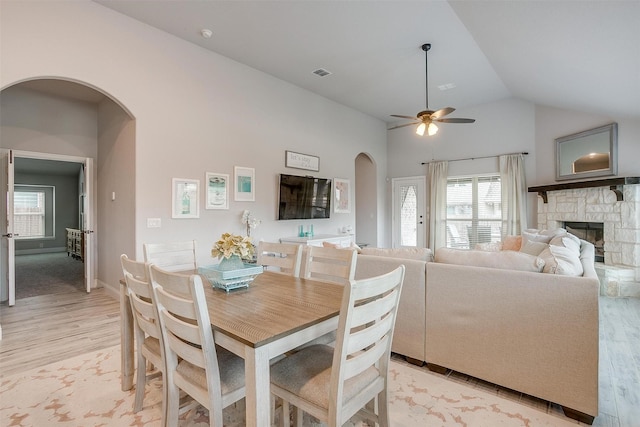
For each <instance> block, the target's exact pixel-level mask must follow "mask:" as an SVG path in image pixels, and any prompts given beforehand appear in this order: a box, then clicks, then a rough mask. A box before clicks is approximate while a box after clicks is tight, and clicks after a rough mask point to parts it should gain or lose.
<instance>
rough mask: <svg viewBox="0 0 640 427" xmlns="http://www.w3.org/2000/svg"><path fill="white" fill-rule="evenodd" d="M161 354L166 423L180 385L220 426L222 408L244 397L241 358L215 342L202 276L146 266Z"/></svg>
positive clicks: (173, 415)
mask: <svg viewBox="0 0 640 427" xmlns="http://www.w3.org/2000/svg"><path fill="white" fill-rule="evenodd" d="M149 270H150V276H151V283H152V287H153V293H154V296H155V297H156V299H155V301H156V303H157V306H158V312H159V316H160V317H159V319H160V328H161V331H162V334H163V338H164V351H165V354H166V359H165V360H166V366H167V368H166V384H167V424H168V425H170V426H177V423H178V416H179V405H180V390H182V391H183V392H184V393H186V394H188V395H189V396H191V397H192V398H193V399H194V400H195V401H196V402H198V403H199V404H201V405H202V406H204V407H205V408H206V409H208V410H209V425H210V426H217V427H222V426H223V423H222V409H223V408H225V407H227V406H229V405H231V404H233V403H235V402H237V401H239V400H241V399H242V398H244V396H245V384H244V377H245V376H244V359H242V358H240V357H238V356H236V355H235V354H233V353H231V352H230V351H227V350H225V349H223V348H222V347H218V346H216V345H215V340H214V338H213V332H212V330H211V322H210V319H209V311H208V310H207V303H206V300H205V294H204V288H203V285H202V279H201V278H200V276H198V275H197V274H178V273H173V272H169V271H166V270H163V269H161V268H160V267H158V266H156V265H153V264H152V265H151V266H150V267H149Z"/></svg>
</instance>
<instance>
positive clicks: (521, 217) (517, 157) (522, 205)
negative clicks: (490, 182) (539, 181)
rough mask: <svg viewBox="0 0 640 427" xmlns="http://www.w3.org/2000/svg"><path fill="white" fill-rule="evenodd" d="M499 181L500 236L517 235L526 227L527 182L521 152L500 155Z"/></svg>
mask: <svg viewBox="0 0 640 427" xmlns="http://www.w3.org/2000/svg"><path fill="white" fill-rule="evenodd" d="M500 182H501V187H502V237H504V236H509V235H518V234H520V233H521V231H522V230H524V229H526V228H527V183H526V181H525V174H524V156H523V155H522V154H506V155H503V156H500Z"/></svg>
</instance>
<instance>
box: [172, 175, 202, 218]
mask: <svg viewBox="0 0 640 427" xmlns="http://www.w3.org/2000/svg"><path fill="white" fill-rule="evenodd" d="M171 204H172V207H171V218H199V217H200V180H198V179H186V178H173V179H172V191H171Z"/></svg>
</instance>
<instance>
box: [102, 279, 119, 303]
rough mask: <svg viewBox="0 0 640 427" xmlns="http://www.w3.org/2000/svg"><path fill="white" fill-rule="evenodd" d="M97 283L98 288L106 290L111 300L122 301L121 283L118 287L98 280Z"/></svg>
mask: <svg viewBox="0 0 640 427" xmlns="http://www.w3.org/2000/svg"><path fill="white" fill-rule="evenodd" d="M96 282H97V284H98V288H104V290H105V291H106V292H107V294H109V296H110V297H111V298H113V299H116V300H119V299H120V283H118V286H117V287H114V286H111V285H110V284H108V283H106V282H103V281H102V280H96Z"/></svg>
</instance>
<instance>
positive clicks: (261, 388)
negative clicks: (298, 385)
mask: <svg viewBox="0 0 640 427" xmlns="http://www.w3.org/2000/svg"><path fill="white" fill-rule="evenodd" d="M244 369H245V378H246V379H245V381H246V390H247V397H246V401H247V415H246V417H247V418H246V426H247V427H264V426H268V425H270V422H271V398H270V397H271V391H270V386H271V380H270V372H269V354H268V351H267V350H266V349H265V348H264V347H258V348H257V349H254V348H250V349H247V354H246V357H245V367H244Z"/></svg>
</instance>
